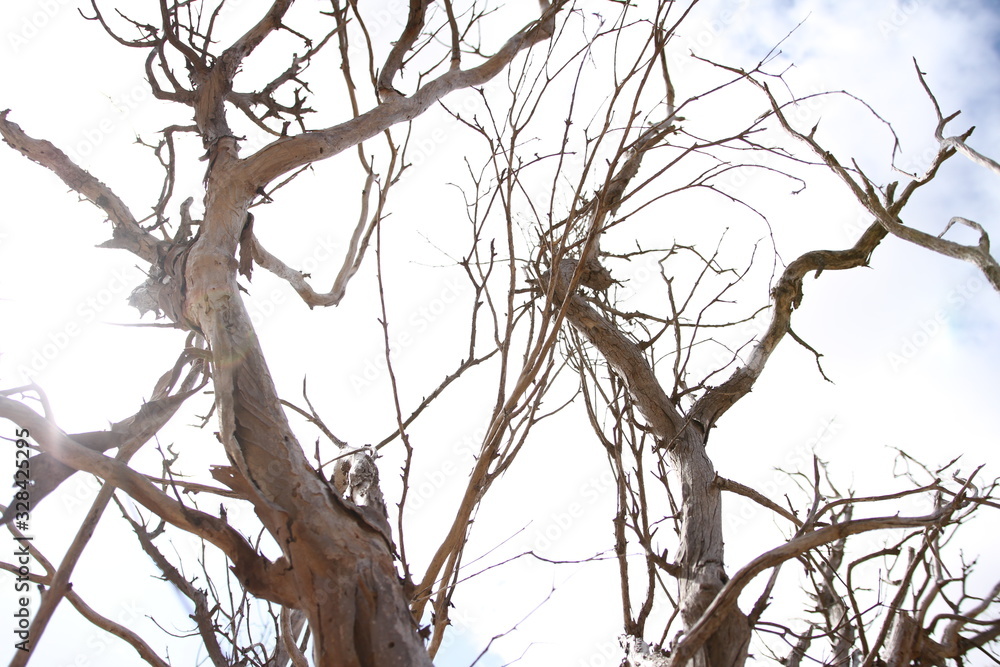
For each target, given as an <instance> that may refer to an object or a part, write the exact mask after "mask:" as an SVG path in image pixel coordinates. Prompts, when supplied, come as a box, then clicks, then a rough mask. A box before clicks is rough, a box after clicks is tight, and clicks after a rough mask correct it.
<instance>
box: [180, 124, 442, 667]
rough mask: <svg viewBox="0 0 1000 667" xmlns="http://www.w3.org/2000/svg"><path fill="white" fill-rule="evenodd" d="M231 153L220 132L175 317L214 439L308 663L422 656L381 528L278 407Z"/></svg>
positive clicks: (245, 202) (386, 661) (350, 666)
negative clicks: (243, 269)
mask: <svg viewBox="0 0 1000 667" xmlns="http://www.w3.org/2000/svg"><path fill="white" fill-rule="evenodd" d="M234 155H235V140H232V139H222V140H220V142H219V151H218V154H217V157H216V161H217V162H216V164H215V166H214V168H213V169H212V173H211V176H210V179H209V183H208V191H207V195H206V199H205V220H204V222H203V223H202V226H201V234H200V236H199V237H198V239H197V241H196V242H195V243H194V245H193V246H192V248H191V250H190V253H189V256H188V259H187V265H186V271H185V283H186V285H185V286H186V299H185V306H186V308H185V316H186V318H187V319H188V320H189V321H190V322H191V323H192V324H193V325H194V326H196V327H197V328H199V329H200V330H201V332H202V333H203V334H204V335H205V337H206V338H207V339H208V341H209V344H210V345H211V350H212V357H213V371H214V381H215V391H216V403H217V407H218V410H219V421H220V434H219V435H220V439H221V440H222V443H223V445H224V446H225V448H226V453H227V454H228V455H229V458H230V460H231V461H232V463H233V465H234V466H235V468H236V469H237V470H238V471H239V473H240V474H241V475H242V477H243V478H245V481H246V487H245V490H246V492H247V495H248V496H249V500H250V501H251V502H252V503H253V504H254V506H255V508H256V511H257V515H258V516H259V517H260V519H261V521H262V522H263V523H264V525H265V526H266V527H267V529H268V531H269V532H270V534H271V535H272V536H273V537H274V539H275V540H276V541H277V543H278V545H279V546H280V547H281V549H282V551H283V552H284V555H285V557H286V558H287V559H288V563H289V567H290V571H291V574H292V577H293V579H294V581H295V582H296V584H297V586H296V589H297V594H298V598H299V603H300V604H299V607H300V609H302V611H304V612H305V614H306V616H307V617H308V620H309V627H310V630H311V632H312V633H313V637H314V646H315V656H314V657H315V661H316V664H317V665H321V666H326V665H329V666H331V667H332V666H334V665H336V666H337V667H354V666H362V665H364V666H373V667H375V666H382V665H393V666H399V665H430V664H431V662H430V658H429V657H428V655H427V652H426V650H425V649H424V646H423V642H422V641H421V640H420V638H419V637H418V635H417V632H416V625H415V623H414V622H413V619H412V617H411V615H410V613H409V609H408V607H407V602H406V598H405V595H404V593H403V589H402V585H401V583H400V580H399V577H398V576H397V574H396V569H395V566H394V556H393V547H392V543H391V539H390V538H389V537H388V535H385V534H384V533H383V532H382V531H380V530H379V529H378V527H377V526H375V525H373V524H372V523H371V522H370V521H367V520H365V518H364V515H363V514H361V512H360V511H359V510H358V508H356V507H355V506H354V505H353V503H351V502H350V501H345V500H343V499H342V498H341V497H340V495H339V493H337V491H336V490H335V489H333V487H332V485H330V484H329V483H328V482H326V480H324V479H322V478H321V477H320V476H319V475H318V474H317V473H316V472H315V470H314V469H313V467H312V466H311V465H310V464H309V463H308V461H307V460H306V458H305V454H304V453H303V451H302V447H301V446H300V445H299V443H298V441H297V440H296V438H295V435H294V434H293V433H292V430H291V428H290V426H289V424H288V421H287V419H286V417H285V414H284V412H283V410H282V409H281V405H280V402H279V398H278V395H277V391H276V390H275V387H274V383H273V381H272V379H271V375H270V372H269V371H268V368H267V364H266V362H265V360H264V355H263V352H262V350H261V347H260V342H259V341H258V339H257V336H256V333H255V332H254V330H253V327H252V325H251V321H250V317H249V315H248V313H247V311H246V309H245V308H244V306H243V301H242V299H241V298H240V295H239V291H238V287H237V282H236V268H237V262H236V259H235V256H236V250H237V248H236V246H237V243H238V239H239V238H240V233H241V231H242V229H243V225H244V224H245V222H246V217H247V208H248V206H249V204H250V202H251V201H252V198H253V190H252V189H251V187H250V186H248V185H247V184H245V183H240V182H236V181H235V179H233V178H231V177H230V174H233V173H239V172H238V171H236V170H227V168H226V165H225V164H224V163H223V162H222V160H226V159H230V160H234V159H235V158H234ZM229 156H233V157H229Z"/></svg>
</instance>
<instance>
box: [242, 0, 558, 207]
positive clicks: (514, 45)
mask: <svg viewBox="0 0 1000 667" xmlns="http://www.w3.org/2000/svg"><path fill="white" fill-rule="evenodd" d="M564 4H566V3H565V0H564V1H563V2H559V3H557V4H555V5H554V6H553V7H551V8H550V9H548V10H546V11H545V13H544V14H543V15H542V17H541V18H540V19H539V20H537V21H534V22H532V23H531V24H529V25H528V26H526V27H525V28H523V29H521V30H520V31H518V32H517V34H515V35H514V36H513V37H511V38H510V39H509V40H507V42H506V43H505V44H504V45H503V47H501V49H500V50H499V51H498V52H497V53H496V54H495V55H493V56H492V57H490V58H488V59H487V60H486V62H484V63H482V64H481V65H478V66H477V67H473V68H471V69H464V70H452V71H449V72H446V73H445V74H442V75H441V76H439V77H437V78H436V79H433V80H432V81H429V82H428V83H426V84H424V85H423V86H421V87H420V88H419V89H418V90H417V91H416V92H415V93H414V94H413V95H411V96H410V97H402V96H394V97H393V98H392V99H391V100H389V101H387V102H386V103H385V104H380V105H379V106H377V107H375V108H374V109H371V110H370V111H368V112H366V113H364V114H361V115H360V116H358V117H357V118H354V119H352V120H349V121H346V122H344V123H340V124H339V125H334V126H332V127H328V128H326V129H323V130H315V131H310V132H305V133H303V134H299V135H297V136H295V137H287V138H282V139H279V140H277V141H275V142H273V143H271V144H268V145H267V146H265V147H264V148H262V149H260V150H259V151H257V152H256V153H254V154H253V155H251V156H249V157H247V158H245V159H244V160H242V161H241V165H242V176H243V178H244V179H245V180H247V181H248V182H250V183H252V184H253V185H254V187H263V186H266V185H267V184H268V183H270V182H271V181H273V180H274V179H276V178H278V177H280V176H281V175H282V174H285V173H288V172H289V171H292V170H294V169H297V168H298V167H301V166H303V165H306V164H309V163H311V162H316V161H317V160H323V159H326V158H328V157H331V156H333V155H337V154H339V153H341V152H342V151H344V150H345V149H347V148H350V147H352V146H356V145H358V144H360V143H361V142H363V141H365V140H367V139H370V138H372V137H373V136H375V135H376V134H379V133H380V132H383V131H384V130H386V129H388V128H389V127H391V126H393V125H396V124H397V123H402V122H406V121H409V120H413V119H414V118H416V117H417V116H419V115H420V114H422V113H424V112H425V111H426V110H427V109H429V108H430V107H431V106H432V105H434V104H435V103H436V102H437V101H438V100H440V99H441V98H443V97H444V96H445V95H447V94H448V93H451V92H454V91H456V90H461V89H463V88H469V87H471V86H478V85H482V84H484V83H486V82H487V81H489V80H490V79H492V78H493V77H495V76H496V75H497V74H499V73H500V72H501V71H502V70H503V69H504V68H505V67H507V65H509V64H510V63H511V61H512V60H514V58H515V56H517V55H518V54H519V53H521V51H524V50H526V49H528V48H530V47H532V46H534V45H535V44H537V43H539V42H541V41H544V40H546V39H548V38H549V37H551V36H552V34H553V32H554V27H555V17H556V14H557V12H558V11H559V9H560V8H561V7H562V6H563V5H564Z"/></svg>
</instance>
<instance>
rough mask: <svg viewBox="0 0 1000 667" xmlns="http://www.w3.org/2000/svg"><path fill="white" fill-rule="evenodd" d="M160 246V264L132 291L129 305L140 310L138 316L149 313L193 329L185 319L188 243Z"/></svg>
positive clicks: (154, 266) (153, 267) (189, 245)
mask: <svg viewBox="0 0 1000 667" xmlns="http://www.w3.org/2000/svg"><path fill="white" fill-rule="evenodd" d="M163 247H164V248H165V250H164V249H161V252H160V256H161V258H160V262H159V264H154V265H153V266H152V267H151V268H150V270H149V273H148V274H147V276H146V280H145V281H144V282H143V283H142V284H141V285H139V286H138V287H136V288H135V289H134V290H132V293H131V294H130V295H129V297H128V304H129V305H130V306H132V307H133V308H135V309H136V310H138V311H139V316H140V317H141V316H143V315H145V314H146V313H147V312H152V313H154V314H155V315H156V319H161V318H163V317H166V318H167V319H169V320H170V321H171V322H175V323H177V324H179V325H181V326H182V327H183V328H185V329H192V328H193V325H192V323H191V322H189V321H188V319H187V318H186V317H184V297H185V292H186V290H185V283H184V269H185V266H186V265H187V257H188V253H189V251H190V250H191V242H190V241H186V242H182V243H169V244H164V246H163Z"/></svg>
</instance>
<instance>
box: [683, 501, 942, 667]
mask: <svg viewBox="0 0 1000 667" xmlns="http://www.w3.org/2000/svg"><path fill="white" fill-rule="evenodd" d="M951 509H952V507H951V506H949V507H946V508H943V509H941V510H939V511H937V512H935V513H933V514H928V515H926V516H919V517H901V516H886V517H877V518H873V519H857V520H854V521H845V522H844V523H838V524H834V525H832V526H826V527H825V528H820V529H819V530H816V531H813V532H811V533H807V534H805V535H801V536H799V537H796V538H794V539H792V540H789V541H788V542H786V543H785V544H782V545H781V546H779V547H775V548H774V549H771V550H770V551H768V552H767V553H764V554H761V555H760V556H757V557H756V558H754V559H753V560H752V561H750V562H749V563H747V564H746V565H744V566H743V567H742V568H741V569H740V571H739V572H737V573H736V574H734V575H733V577H732V579H730V580H729V581H728V582H727V583H726V585H725V586H723V588H722V590H721V591H719V594H718V595H717V596H716V597H715V599H714V600H713V601H712V603H711V604H710V605H709V606H708V608H707V609H705V611H704V613H703V614H702V616H701V619H700V620H699V621H698V622H697V623H696V624H695V625H694V626H692V627H691V629H690V630H688V632H687V633H686V634H685V635H684V638H683V639H682V640H681V641H680V643H678V644H677V646H676V648H675V649H674V651H673V653H672V654H671V656H670V662H669V663H668V665H669V666H670V667H680V666H681V665H686V664H688V661H689V660H690V659H691V658H692V657H693V656H694V655H695V653H696V652H697V651H698V649H699V648H701V646H702V644H704V643H705V641H706V640H707V639H708V638H709V637H710V636H711V635H712V633H713V632H715V630H716V629H718V627H719V625H720V624H721V623H722V622H723V621H724V620H725V619H726V618H727V615H726V613H725V611H726V610H727V609H729V608H730V607H733V606H735V605H736V601H737V599H738V598H739V596H740V593H741V592H742V591H743V589H744V588H745V587H746V586H747V585H748V584H749V583H750V582H751V581H752V580H753V579H754V578H755V577H756V576H757V575H758V574H760V573H761V572H763V571H765V570H768V569H770V568H772V567H775V566H777V565H780V564H782V563H784V562H785V561H788V560H791V559H792V558H797V557H798V556H801V555H802V554H804V553H806V552H807V551H811V550H812V549H815V548H816V547H820V546H822V545H824V544H829V543H830V542H836V541H837V540H841V539H844V538H845V537H849V536H850V535H857V534H859V533H866V532H870V531H873V530H885V529H890V528H926V527H931V526H935V525H938V524H939V523H940V522H941V521H942V519H945V518H946V517H947V516H949V515H950V513H951Z"/></svg>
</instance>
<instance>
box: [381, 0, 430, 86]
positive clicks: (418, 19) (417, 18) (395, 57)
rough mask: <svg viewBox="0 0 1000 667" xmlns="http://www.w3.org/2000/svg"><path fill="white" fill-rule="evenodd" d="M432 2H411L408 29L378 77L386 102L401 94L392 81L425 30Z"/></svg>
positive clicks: (397, 41)
mask: <svg viewBox="0 0 1000 667" xmlns="http://www.w3.org/2000/svg"><path fill="white" fill-rule="evenodd" d="M428 5H430V0H410V14H409V16H408V17H407V19H406V27H404V28H403V32H402V33H401V34H400V35H399V39H398V40H396V43H395V44H394V45H393V46H392V50H391V51H389V55H388V56H387V57H386V59H385V64H384V65H382V71H381V72H380V73H379V75H378V84H377V91H378V96H379V99H380V100H382V101H386V100H388V99H391V98H392V97H393V96H395V95H399V92H398V91H396V89H395V88H393V85H392V80H393V79H395V78H396V74H398V73H399V71H400V70H401V69H402V68H403V58H404V56H406V52H407V51H409V50H410V49H411V48H412V47H413V43H414V42H416V41H417V37H419V36H420V31H421V30H423V28H424V17H425V16H426V15H427V7H428Z"/></svg>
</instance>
